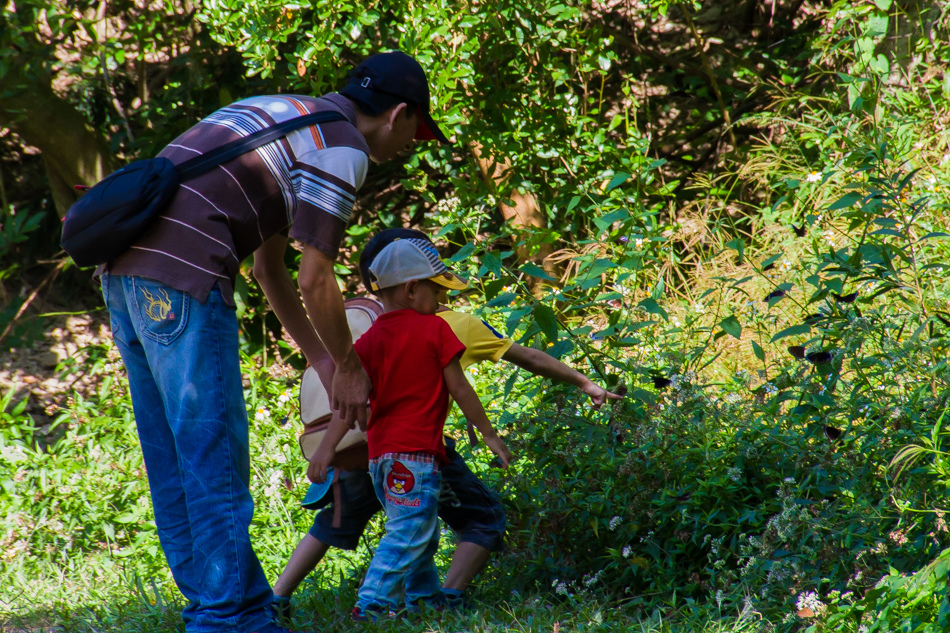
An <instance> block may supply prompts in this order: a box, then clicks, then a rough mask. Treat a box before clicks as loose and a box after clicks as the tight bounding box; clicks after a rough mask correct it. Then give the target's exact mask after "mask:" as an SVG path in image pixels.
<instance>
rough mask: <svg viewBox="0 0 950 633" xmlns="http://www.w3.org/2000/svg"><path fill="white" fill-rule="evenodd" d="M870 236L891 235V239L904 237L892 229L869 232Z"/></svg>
mask: <svg viewBox="0 0 950 633" xmlns="http://www.w3.org/2000/svg"><path fill="white" fill-rule="evenodd" d="M871 235H891V236H893V237H904V234H903V233H901V232H900V231H895V230H894V229H878V230H876V231H871Z"/></svg>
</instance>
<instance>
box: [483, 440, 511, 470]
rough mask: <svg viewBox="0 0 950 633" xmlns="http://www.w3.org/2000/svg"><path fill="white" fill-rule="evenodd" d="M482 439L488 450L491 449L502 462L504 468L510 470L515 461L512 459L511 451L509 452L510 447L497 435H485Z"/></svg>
mask: <svg viewBox="0 0 950 633" xmlns="http://www.w3.org/2000/svg"><path fill="white" fill-rule="evenodd" d="M482 439H483V440H484V441H485V444H486V445H487V446H488V448H490V449H491V452H492V453H494V454H495V455H497V456H498V459H499V460H500V461H501V466H502V468H508V464H510V463H511V462H512V461H513V460H512V458H511V451H509V450H508V447H507V446H506V445H505V443H504V442H503V441H502V440H501V438H500V437H498V434H497V433H493V434H491V435H483V436H482Z"/></svg>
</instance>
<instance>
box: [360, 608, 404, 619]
mask: <svg viewBox="0 0 950 633" xmlns="http://www.w3.org/2000/svg"><path fill="white" fill-rule="evenodd" d="M350 618H351V619H352V620H353V621H354V622H379V621H380V620H387V619H388V620H393V619H395V618H396V612H395V611H391V610H390V611H384V610H383V609H360V608H359V607H353V611H352V612H351V613H350Z"/></svg>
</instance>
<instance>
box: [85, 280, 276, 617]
mask: <svg viewBox="0 0 950 633" xmlns="http://www.w3.org/2000/svg"><path fill="white" fill-rule="evenodd" d="M103 283H104V285H108V289H107V290H106V292H105V293H104V294H105V295H106V301H107V303H108V305H109V307H110V312H112V314H113V315H114V316H117V317H118V318H115V319H114V321H115V323H114V324H113V327H114V333H113V335H114V337H115V339H116V343H117V345H118V347H119V350H120V352H121V353H122V354H123V358H124V360H126V362H127V368H128V370H129V380H130V388H131V390H132V398H133V405H134V409H135V414H136V425H137V428H138V431H139V437H140V438H141V442H142V451H143V454H144V456H145V462H146V468H147V470H148V476H149V483H150V487H151V492H152V500H153V504H154V506H155V517H156V524H157V526H158V530H159V534H160V538H161V540H162V547H163V550H165V552H166V556H167V557H168V559H169V565H170V566H171V567H172V570H173V574H175V579H176V582H178V583H179V585H184V587H185V588H183V592H185V591H187V592H188V593H186V594H185V595H186V597H187V598H188V599H189V600H190V601H191V604H190V605H189V606H188V608H186V610H185V612H184V613H183V616H184V618H185V620H186V627H187V630H188V631H195V632H209V633H210V632H212V631H220V630H226V631H232V630H247V631H255V630H261V631H264V630H268V628H269V627H271V623H270V621H271V619H272V616H271V612H270V609H269V606H270V602H271V597H272V595H271V590H270V586H269V584H268V583H267V579H266V577H265V576H264V572H263V570H262V569H261V566H260V563H259V562H258V560H257V556H256V555H255V554H254V550H253V549H252V547H251V542H250V536H249V534H248V528H249V526H250V523H251V516H252V514H253V510H254V505H253V501H252V499H251V494H250V488H249V484H250V458H249V451H248V426H247V411H246V409H245V404H244V396H243V388H242V386H241V375H240V368H239V356H238V333H237V319H236V317H235V314H234V310H233V309H232V308H230V307H229V306H227V305H226V304H225V303H224V301H223V298H222V297H221V294H220V292H219V291H217V290H214V291H212V294H211V296H210V297H209V298H208V300H207V301H206V302H205V304H200V303H199V302H198V301H196V300H194V299H193V298H192V297H190V296H189V295H187V294H186V293H183V292H180V291H177V290H174V289H172V288H170V287H167V286H165V285H163V284H161V283H159V282H156V281H153V280H149V279H142V278H137V277H110V278H108V279H106V280H105V281H104V282H103ZM116 326H117V327H116ZM156 394H157V395H158V396H159V400H160V404H159V403H157V402H156V400H155V395H156ZM189 594H191V595H189Z"/></svg>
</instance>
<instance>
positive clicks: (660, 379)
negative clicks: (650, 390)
mask: <svg viewBox="0 0 950 633" xmlns="http://www.w3.org/2000/svg"><path fill="white" fill-rule="evenodd" d="M650 378H652V379H653V386H654V387H656V388H657V389H664V388H666V387H669V386H670V385H671V384H673V381H672V380H670V379H669V378H667V377H666V376H664V375H662V374H653V375H652V376H650Z"/></svg>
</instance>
